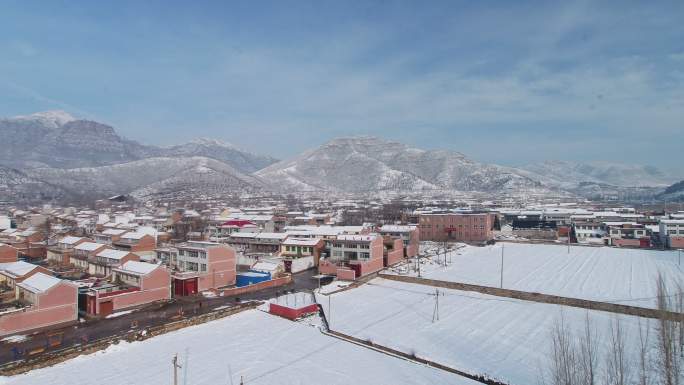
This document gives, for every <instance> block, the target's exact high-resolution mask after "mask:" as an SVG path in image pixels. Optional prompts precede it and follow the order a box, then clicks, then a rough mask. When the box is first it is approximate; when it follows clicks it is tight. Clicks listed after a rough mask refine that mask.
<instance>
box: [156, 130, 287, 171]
mask: <svg viewBox="0 0 684 385" xmlns="http://www.w3.org/2000/svg"><path fill="white" fill-rule="evenodd" d="M162 152H163V153H164V154H165V155H167V156H171V155H174V156H204V157H207V158H213V159H218V160H221V161H223V162H226V163H228V164H229V165H231V166H233V167H235V168H236V169H238V170H240V171H242V172H245V173H252V172H255V171H257V170H260V169H262V168H264V167H266V166H268V165H271V164H273V163H275V162H277V159H275V158H272V157H270V156H264V155H258V154H254V153H251V152H248V151H245V150H242V149H240V148H238V147H236V146H234V145H233V144H231V143H226V142H223V141H220V140H217V139H209V138H198V139H195V140H192V141H190V142H188V143H184V144H179V145H176V146H172V147H168V148H165V149H163V151H162Z"/></svg>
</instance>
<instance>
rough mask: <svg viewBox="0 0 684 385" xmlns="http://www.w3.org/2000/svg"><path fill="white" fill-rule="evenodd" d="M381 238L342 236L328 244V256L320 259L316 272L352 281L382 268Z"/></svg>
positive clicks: (367, 235) (372, 235) (382, 248)
mask: <svg viewBox="0 0 684 385" xmlns="http://www.w3.org/2000/svg"><path fill="white" fill-rule="evenodd" d="M383 255H384V245H383V238H382V236H380V235H379V234H375V233H372V234H363V235H362V234H354V235H351V234H343V235H338V236H337V238H336V239H335V240H334V241H331V243H330V254H329V256H328V257H327V258H324V259H321V260H320V262H319V264H318V271H319V273H321V274H330V275H336V276H337V277H338V278H339V279H346V280H353V279H356V278H359V277H363V276H365V275H368V274H371V273H375V272H377V271H380V270H382V269H383V267H384V258H383Z"/></svg>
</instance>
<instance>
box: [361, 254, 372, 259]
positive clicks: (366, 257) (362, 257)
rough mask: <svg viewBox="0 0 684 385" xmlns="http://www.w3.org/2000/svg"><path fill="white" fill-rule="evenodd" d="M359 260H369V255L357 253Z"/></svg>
mask: <svg viewBox="0 0 684 385" xmlns="http://www.w3.org/2000/svg"><path fill="white" fill-rule="evenodd" d="M359 258H360V259H369V258H370V253H359Z"/></svg>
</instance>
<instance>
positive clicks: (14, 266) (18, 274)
mask: <svg viewBox="0 0 684 385" xmlns="http://www.w3.org/2000/svg"><path fill="white" fill-rule="evenodd" d="M37 273H43V274H46V275H52V272H51V271H50V270H48V269H46V268H44V267H43V266H38V265H34V264H32V263H28V262H24V261H16V262H8V263H0V284H1V285H4V286H6V287H8V288H10V289H14V287H15V286H16V285H17V284H18V283H20V282H23V281H24V280H26V279H27V278H29V277H31V276H32V275H34V274H37Z"/></svg>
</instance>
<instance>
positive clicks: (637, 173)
mask: <svg viewBox="0 0 684 385" xmlns="http://www.w3.org/2000/svg"><path fill="white" fill-rule="evenodd" d="M0 137H2V138H3V146H0V188H2V190H6V191H8V192H9V194H8V196H9V197H10V199H14V200H17V201H32V202H33V201H41V200H69V199H72V200H75V199H79V200H83V199H96V198H102V197H105V196H108V195H116V194H129V195H132V196H134V197H136V198H138V199H140V200H148V199H158V198H172V197H175V198H178V197H179V196H183V197H186V198H187V199H191V198H192V197H198V196H213V197H217V196H222V195H226V194H236V193H243V192H263V191H273V192H281V193H285V192H293V191H313V192H327V191H330V192H349V193H364V192H375V191H402V192H420V191H475V192H485V193H494V192H496V193H501V192H503V193H506V192H511V193H514V192H527V191H539V192H543V191H547V190H550V189H553V190H563V191H566V192H571V193H574V194H577V195H584V196H591V197H600V196H603V195H605V194H609V195H613V194H618V195H619V194H621V193H623V192H625V191H627V192H628V193H633V192H634V189H637V190H638V194H646V195H648V196H649V197H650V196H651V195H655V194H658V193H661V192H662V191H663V190H664V188H665V187H666V186H667V185H669V184H670V183H672V182H673V180H672V178H669V177H668V176H667V175H665V174H664V173H663V172H661V171H659V170H658V169H656V168H654V167H649V166H633V165H625V164H620V163H573V162H561V161H548V162H543V163H539V164H531V165H526V166H523V167H519V168H515V167H504V166H499V165H494V164H486V163H480V162H476V161H473V160H471V159H468V158H467V157H466V156H465V155H463V154H461V153H459V152H455V151H447V150H422V149H418V148H413V147H410V146H407V145H405V144H402V143H398V142H394V141H387V140H383V139H380V138H375V137H368V136H360V137H349V138H338V139H334V140H331V141H330V142H328V143H325V144H323V145H321V146H320V147H318V148H315V149H312V150H309V151H305V152H304V153H302V154H299V155H297V156H295V157H293V158H291V159H286V160H282V161H277V160H276V159H274V158H272V157H269V156H264V155H258V154H253V153H251V152H248V151H244V150H241V149H239V148H237V147H235V146H233V145H231V144H228V143H225V142H221V141H218V140H214V139H206V138H200V139H196V140H193V141H191V142H188V143H185V144H180V145H176V146H170V147H158V146H149V145H143V144H140V143H137V142H135V141H132V140H129V139H126V138H123V137H121V136H119V135H118V134H117V133H116V131H115V130H114V128H112V127H111V126H108V125H105V124H102V123H98V122H93V121H88V120H81V119H76V118H74V117H73V116H71V115H69V114H68V113H65V112H63V111H48V112H42V113H37V114H33V115H27V116H18V117H14V118H9V119H0ZM644 191H645V192H644ZM0 200H2V199H0Z"/></svg>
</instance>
